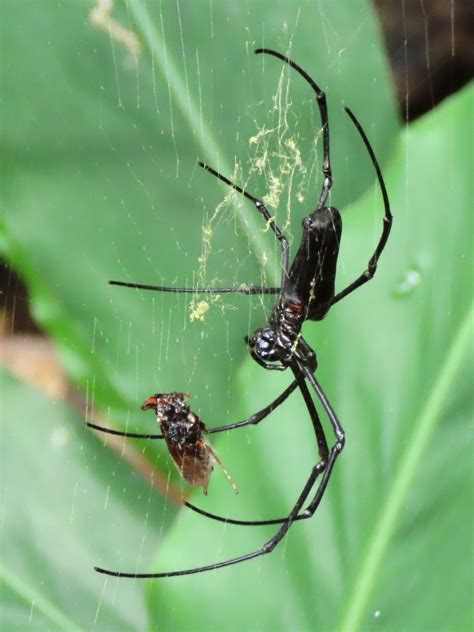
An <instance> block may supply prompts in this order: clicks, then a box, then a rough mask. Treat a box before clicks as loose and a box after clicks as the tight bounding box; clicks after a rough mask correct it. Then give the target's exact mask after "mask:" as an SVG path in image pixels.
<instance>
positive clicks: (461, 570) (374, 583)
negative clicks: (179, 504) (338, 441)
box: [149, 87, 474, 631]
mask: <svg viewBox="0 0 474 632" xmlns="http://www.w3.org/2000/svg"><path fill="white" fill-rule="evenodd" d="M472 97H473V88H472V87H470V88H467V89H466V90H465V91H464V92H463V93H462V94H459V95H458V96H456V97H454V98H452V99H451V100H450V101H448V102H447V103H446V104H444V105H443V106H442V107H440V108H439V109H438V110H437V111H435V112H433V113H432V114H431V115H429V116H426V117H425V118H424V119H423V120H421V121H420V122H418V123H417V124H415V125H413V127H411V128H409V129H407V130H406V132H405V133H404V134H403V136H402V139H401V143H400V147H399V149H398V151H397V153H396V156H395V158H394V160H393V162H392V163H391V165H390V167H389V168H388V169H386V170H385V176H386V180H387V185H388V189H389V192H390V198H391V203H392V208H393V214H394V227H393V233H392V235H391V237H390V240H389V243H388V246H387V250H386V252H384V254H383V256H382V258H381V260H380V267H379V271H378V273H377V275H376V278H375V279H374V281H373V282H371V283H369V284H367V285H366V286H365V287H363V288H361V289H360V290H358V291H357V292H356V293H354V295H352V296H351V297H350V298H347V299H345V300H344V301H343V302H341V304H340V305H337V307H335V308H334V311H333V312H331V313H330V315H329V316H328V318H327V321H326V322H324V323H321V324H318V325H315V324H312V323H308V324H307V325H306V329H305V332H306V335H307V336H308V338H309V340H310V341H311V342H312V344H313V345H314V347H315V348H316V350H317V351H318V358H319V369H318V376H319V380H320V382H321V384H322V385H323V387H324V388H325V390H326V392H327V394H328V396H329V398H330V400H331V402H332V404H333V406H334V408H335V410H336V411H337V412H338V414H339V416H340V418H341V420H343V423H344V425H345V428H346V433H347V444H346V449H345V450H344V452H343V454H342V455H341V457H340V459H339V460H338V462H337V463H336V467H335V470H334V473H333V477H332V479H331V481H330V484H329V487H328V490H327V492H326V496H325V498H324V500H323V503H322V505H321V507H320V509H319V511H318V512H317V514H316V516H315V517H314V518H313V519H312V520H308V521H305V522H304V523H299V524H297V525H293V527H292V528H291V530H290V533H289V536H288V537H287V538H286V539H285V540H284V542H283V543H282V544H281V545H280V546H279V547H278V548H277V549H276V550H275V551H274V552H273V553H272V555H270V556H264V557H261V558H259V559H257V560H254V561H251V562H246V563H243V564H241V565H239V566H233V567H230V568H225V569H220V570H216V571H214V572H212V573H207V574H204V575H195V576H188V577H180V578H176V579H170V580H157V581H156V582H153V583H150V599H149V606H150V609H151V612H152V615H153V620H154V622H155V624H156V625H158V624H159V625H160V626H164V627H165V628H166V629H183V628H185V627H186V626H187V625H189V621H190V619H189V613H190V612H192V613H196V616H195V618H193V620H192V629H196V630H197V629H202V630H204V629H206V630H208V629H223V628H226V629H234V628H238V629H248V630H254V629H263V630H276V629H283V630H285V629H298V630H314V629H327V630H343V631H347V630H358V629H363V630H372V629H373V630H376V629H377V630H380V629H383V630H400V629H406V630H426V629H430V630H434V629H438V630H446V629H450V630H469V629H470V628H471V625H472V617H473V614H474V612H473V606H472V592H473V578H472V565H473V561H474V558H473V544H472V491H473V474H474V472H473V460H472V427H471V426H470V415H471V413H472V404H473V400H472V391H471V390H470V376H471V375H472V359H473V358H472V322H473V311H472V309H473V308H472V303H471V301H472V298H471V294H470V287H471V284H472V269H471V268H470V266H469V265H467V263H468V260H469V256H470V252H471V244H472V241H471V240H472V193H473V192H472V178H471V175H470V173H469V169H466V165H468V164H470V162H472V137H473V135H472V133H471V132H472ZM382 215H383V210H382V207H381V201H380V194H379V192H378V191H377V192H376V194H375V196H374V195H373V194H372V193H370V195H367V196H365V197H364V199H362V200H361V201H360V203H358V204H357V205H355V206H354V207H351V208H350V209H347V210H346V212H345V213H344V221H345V230H344V235H343V257H342V260H341V266H340V272H341V274H340V278H339V279H338V286H339V287H344V285H345V284H347V283H348V282H350V281H351V280H352V279H353V278H355V277H356V276H357V274H359V273H360V271H362V269H363V267H364V265H365V264H366V262H367V259H368V256H369V253H370V249H369V250H368V249H367V247H366V242H367V236H368V235H370V237H371V239H372V241H373V242H374V243H375V240H376V239H377V236H378V234H379V232H380V229H381V220H382ZM470 350H471V354H469V351H470ZM241 378H242V381H241V387H242V396H243V397H242V401H243V402H245V403H244V405H243V407H242V410H241V412H242V413H243V414H249V413H251V412H254V411H255V410H257V409H258V407H259V406H261V405H262V403H263V402H264V397H263V395H262V393H264V394H265V398H266V396H268V395H270V392H271V393H277V392H278V387H277V385H276V382H277V381H278V379H276V378H275V376H274V375H271V374H269V373H266V372H264V371H263V370H261V369H259V368H258V367H255V366H253V364H252V363H251V362H250V361H249V362H248V363H247V365H246V367H245V370H244V371H242V374H241ZM284 383H287V381H286V382H285V381H284V380H283V378H282V381H281V383H280V386H279V388H280V389H281V388H282V385H283V384H284ZM299 399H300V398H298V397H297V396H296V395H295V396H293V397H292V398H291V400H290V401H289V402H288V403H287V404H285V405H283V406H282V407H281V410H279V411H278V412H275V413H273V414H272V416H271V418H270V419H269V420H268V421H265V422H263V423H262V425H261V426H259V427H258V428H251V429H248V430H247V431H245V430H236V431H234V432H232V433H229V436H228V437H226V439H225V441H223V442H222V444H220V445H219V452H220V454H221V456H222V457H223V459H224V461H225V463H226V465H227V466H228V468H229V469H230V471H231V472H232V474H233V476H234V478H235V479H236V481H237V483H238V484H239V487H240V496H239V497H238V499H237V500H236V499H234V498H233V497H232V494H231V493H230V492H229V493H228V494H227V498H225V497H224V496H222V495H218V496H217V498H216V499H215V497H214V493H213V490H211V492H212V493H210V496H209V498H208V499H205V500H204V499H203V498H202V497H201V498H199V496H197V498H196V501H195V502H196V503H197V504H199V505H200V506H202V507H205V508H206V509H208V510H210V511H214V512H217V513H219V514H221V515H223V516H229V517H234V518H240V519H261V518H275V517H279V516H284V515H286V514H287V513H288V512H289V510H290V508H291V506H292V503H294V501H295V499H296V497H297V495H298V493H299V490H301V489H302V487H303V484H304V481H305V480H306V478H307V476H308V475H309V472H310V469H311V467H312V465H313V464H314V463H315V461H316V459H317V456H316V445H315V440H314V437H313V436H312V431H311V425H310V424H309V420H308V414H307V412H305V410H304V406H303V405H302V403H301V401H299ZM326 425H328V424H326ZM215 476H216V478H217V474H216V475H215ZM213 484H214V483H213ZM274 531H275V529H272V528H271V527H239V526H231V525H227V526H226V525H222V524H219V523H212V522H211V521H209V520H206V519H205V518H201V517H200V516H196V515H193V514H191V513H190V512H188V513H185V512H184V511H183V512H182V513H181V514H180V516H179V522H178V523H177V526H176V529H174V530H173V531H172V532H171V533H170V536H169V537H168V538H167V540H166V543H165V546H164V548H163V550H162V551H160V554H159V555H158V556H157V560H156V563H155V565H154V568H156V570H157V571H158V570H159V571H165V570H180V569H184V568H189V567H193V566H196V565H202V564H209V563H213V562H217V561H222V560H226V559H229V558H232V557H235V556H238V555H242V554H246V553H250V552H251V551H254V550H257V549H258V548H259V547H260V546H262V545H263V543H264V542H265V540H266V539H267V538H269V537H270V536H271V535H272V533H274ZM447 622H449V623H447Z"/></svg>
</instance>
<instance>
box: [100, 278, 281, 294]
mask: <svg viewBox="0 0 474 632" xmlns="http://www.w3.org/2000/svg"><path fill="white" fill-rule="evenodd" d="M109 285H120V286H121V287H132V288H136V289H137V290H151V291H153V292H172V293H173V294H180V293H181V294H246V295H250V294H278V293H279V292H280V288H279V287H261V286H260V285H239V286H237V287H199V288H198V287H166V286H163V285H145V284H143V283H127V282H125V281H109Z"/></svg>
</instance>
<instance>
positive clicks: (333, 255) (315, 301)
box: [283, 206, 342, 320]
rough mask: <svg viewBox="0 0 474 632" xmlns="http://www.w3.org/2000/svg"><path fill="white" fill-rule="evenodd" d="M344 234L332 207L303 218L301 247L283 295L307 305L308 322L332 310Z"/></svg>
mask: <svg viewBox="0 0 474 632" xmlns="http://www.w3.org/2000/svg"><path fill="white" fill-rule="evenodd" d="M341 233H342V220H341V215H340V213H339V211H338V210H337V208H335V207H333V206H330V207H327V206H324V207H322V208H321V209H318V210H316V211H314V212H313V213H311V215H308V216H307V217H305V218H304V219H303V235H302V238H301V244H300V247H299V248H298V251H297V253H296V255H295V258H294V260H293V263H292V264H291V267H290V270H289V273H288V277H287V279H286V281H285V284H284V287H283V292H284V294H285V295H286V296H291V297H292V298H293V299H294V301H295V302H298V303H302V304H303V305H306V306H307V310H306V314H305V320H322V319H323V318H324V317H325V316H326V314H327V312H328V311H329V308H330V307H331V303H332V300H333V298H334V293H335V281H336V268H337V257H338V254H339V245H340V241H341Z"/></svg>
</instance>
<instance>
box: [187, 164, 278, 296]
mask: <svg viewBox="0 0 474 632" xmlns="http://www.w3.org/2000/svg"><path fill="white" fill-rule="evenodd" d="M199 166H200V167H202V168H203V169H205V170H206V171H209V173H212V175H213V176H216V178H218V179H219V180H221V181H222V182H225V184H228V185H229V186H230V187H232V189H234V191H237V192H238V193H240V194H241V195H243V196H244V197H246V198H247V200H250V201H251V202H252V203H253V204H254V206H255V208H256V209H257V211H258V212H259V213H260V214H261V215H262V216H263V217H264V219H265V220H266V222H267V223H268V225H269V226H270V228H271V229H272V231H273V233H274V235H275V237H276V238H277V239H278V241H279V242H280V245H281V252H282V268H283V270H282V284H283V279H284V278H285V277H286V273H287V272H288V266H289V257H290V244H289V243H288V240H287V238H286V237H285V235H284V234H283V233H282V231H281V230H280V228H279V227H278V226H277V224H276V222H275V218H274V217H273V216H272V215H270V211H269V210H268V209H267V207H266V206H265V204H264V203H263V202H262V200H259V199H258V198H256V197H255V196H254V195H252V194H251V193H249V192H248V191H247V190H246V189H243V188H242V187H239V186H238V185H237V184H235V183H234V182H232V181H231V180H229V178H226V177H225V176H223V175H222V174H221V173H219V172H218V171H216V170H215V169H213V168H212V167H210V166H209V165H207V164H206V163H204V162H199ZM276 293H277V292H275V294H276Z"/></svg>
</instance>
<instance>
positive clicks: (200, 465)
mask: <svg viewBox="0 0 474 632" xmlns="http://www.w3.org/2000/svg"><path fill="white" fill-rule="evenodd" d="M189 397H190V395H189V394H188V393H155V395H151V396H150V397H149V398H148V399H147V400H145V402H144V403H143V405H142V407H141V409H142V410H153V411H154V412H155V415H156V421H157V422H158V423H159V425H160V429H161V432H162V433H163V437H164V439H165V441H166V445H167V446H168V450H169V453H170V455H171V457H172V459H173V461H174V463H175V465H176V467H177V469H178V472H179V473H180V474H181V477H182V478H183V479H184V480H185V481H186V482H187V483H189V484H190V485H195V486H196V487H202V488H203V490H204V494H206V495H207V488H208V485H209V479H210V477H211V474H212V470H213V469H214V464H215V463H218V464H219V465H220V466H221V468H222V471H223V472H224V474H225V476H226V478H227V480H228V481H229V483H230V484H231V485H232V489H233V490H234V492H235V493H236V494H238V493H239V492H238V489H237V486H236V484H235V483H234V481H233V480H232V478H231V476H230V474H229V472H228V471H227V470H226V468H225V466H224V464H223V463H222V461H221V460H220V458H219V457H218V455H217V454H216V451H215V450H214V448H213V447H212V445H211V444H210V443H209V442H208V441H206V439H204V437H203V435H204V434H205V433H206V432H207V428H206V426H205V424H204V423H203V422H202V421H201V419H200V418H199V417H198V416H197V415H196V413H194V412H193V411H192V410H191V408H190V406H189V404H188V403H187V401H186V400H187V398H189Z"/></svg>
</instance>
